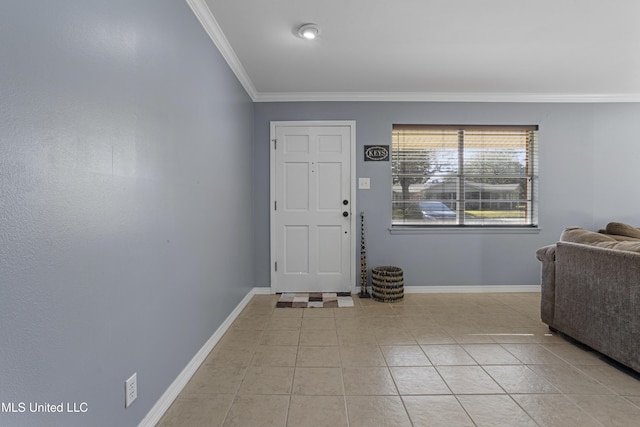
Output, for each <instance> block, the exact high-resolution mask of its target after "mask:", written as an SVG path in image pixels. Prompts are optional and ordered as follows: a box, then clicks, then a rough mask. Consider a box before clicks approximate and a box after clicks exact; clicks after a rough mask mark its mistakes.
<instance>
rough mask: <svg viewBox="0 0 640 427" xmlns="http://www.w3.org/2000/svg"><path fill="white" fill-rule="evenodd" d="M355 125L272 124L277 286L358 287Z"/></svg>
mask: <svg viewBox="0 0 640 427" xmlns="http://www.w3.org/2000/svg"><path fill="white" fill-rule="evenodd" d="M353 126H354V125H353V124H352V122H349V124H344V125H333V124H331V125H330V124H327V125H322V124H320V125H311V126H308V125H297V124H295V123H291V122H288V123H286V124H278V123H274V124H272V139H273V140H275V142H274V145H273V147H272V152H271V154H272V162H271V168H272V171H271V177H272V186H271V187H272V190H271V192H272V194H271V197H272V208H273V209H272V213H271V239H272V242H271V257H272V260H273V261H274V262H273V272H272V280H271V281H272V284H271V286H272V289H273V290H274V291H275V292H296V291H299V292H311V291H315V292H327V291H350V290H351V288H352V282H353V280H352V264H353V261H352V260H353V258H354V257H353V255H354V251H355V243H354V242H355V241H354V240H353V236H352V227H353V218H352V208H353V202H352V194H351V193H352V191H353V177H352V176H351V165H352V160H353V159H352V151H353V147H352V144H353V143H354V142H355V141H352V139H353V138H352V134H353V133H354V130H355V129H354V128H353ZM343 201H346V204H344V202H343ZM345 213H346V214H345Z"/></svg>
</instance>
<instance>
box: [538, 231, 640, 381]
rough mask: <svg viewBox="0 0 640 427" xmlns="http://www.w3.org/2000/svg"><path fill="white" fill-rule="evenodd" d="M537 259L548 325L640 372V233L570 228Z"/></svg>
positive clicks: (541, 307)
mask: <svg viewBox="0 0 640 427" xmlns="http://www.w3.org/2000/svg"><path fill="white" fill-rule="evenodd" d="M536 256H537V258H538V259H539V260H540V261H541V262H542V273H541V304H540V311H541V318H542V321H543V322H544V323H546V324H547V325H549V327H550V328H552V329H554V330H557V331H559V332H561V333H563V334H565V335H567V336H569V337H571V338H573V339H575V340H577V341H579V342H581V343H583V344H586V345H587V346H589V347H591V348H593V349H594V350H597V351H599V352H600V353H602V354H605V355H607V356H609V357H610V358H611V359H613V360H616V361H617V362H619V363H621V364H623V365H625V366H628V367H630V368H632V369H634V370H635V371H638V372H640V229H638V228H636V227H632V226H629V225H627V224H623V223H619V222H612V223H609V224H608V225H607V227H606V228H605V229H604V230H600V231H599V232H593V231H589V230H586V229H584V228H580V227H572V228H567V229H565V230H564V232H563V233H562V235H561V237H560V241H558V242H557V243H556V244H554V245H549V246H545V247H542V248H540V249H538V251H537V252H536Z"/></svg>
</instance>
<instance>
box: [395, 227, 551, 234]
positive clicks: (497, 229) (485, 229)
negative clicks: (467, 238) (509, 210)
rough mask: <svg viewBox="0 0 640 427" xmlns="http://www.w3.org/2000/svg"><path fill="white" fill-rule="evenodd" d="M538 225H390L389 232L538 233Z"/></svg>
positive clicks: (539, 229)
mask: <svg viewBox="0 0 640 427" xmlns="http://www.w3.org/2000/svg"><path fill="white" fill-rule="evenodd" d="M540 231H541V228H540V227H403V226H396V227H390V228H389V233H390V234H539V233H540Z"/></svg>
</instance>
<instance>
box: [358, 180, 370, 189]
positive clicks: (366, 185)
mask: <svg viewBox="0 0 640 427" xmlns="http://www.w3.org/2000/svg"><path fill="white" fill-rule="evenodd" d="M358 188H359V189H360V190H368V189H370V188H371V179H370V178H358Z"/></svg>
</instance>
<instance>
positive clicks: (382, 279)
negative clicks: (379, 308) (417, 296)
mask: <svg viewBox="0 0 640 427" xmlns="http://www.w3.org/2000/svg"><path fill="white" fill-rule="evenodd" d="M371 296H372V297H373V299H374V300H376V301H382V302H397V301H400V300H401V299H402V298H403V297H404V279H403V276H402V269H401V268H400V267H391V266H383V267H374V268H373V269H371Z"/></svg>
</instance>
